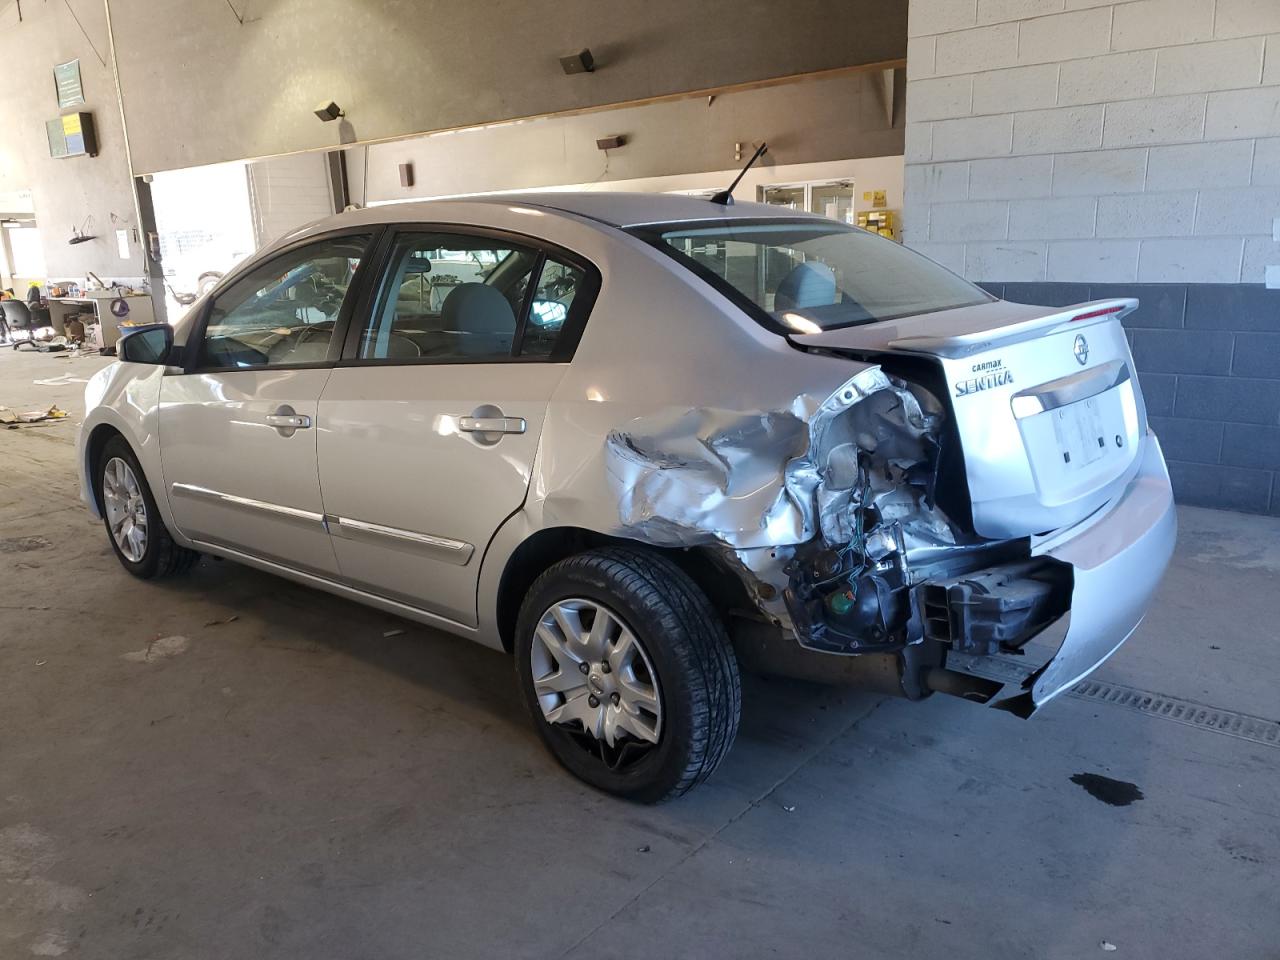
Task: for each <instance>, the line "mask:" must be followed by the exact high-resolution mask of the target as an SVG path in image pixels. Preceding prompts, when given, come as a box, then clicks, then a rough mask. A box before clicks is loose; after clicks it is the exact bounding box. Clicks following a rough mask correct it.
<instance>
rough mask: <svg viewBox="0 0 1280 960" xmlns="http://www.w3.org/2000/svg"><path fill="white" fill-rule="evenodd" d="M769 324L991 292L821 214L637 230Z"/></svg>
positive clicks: (795, 324) (909, 309) (933, 305)
mask: <svg viewBox="0 0 1280 960" xmlns="http://www.w3.org/2000/svg"><path fill="white" fill-rule="evenodd" d="M633 232H634V233H635V234H636V235H638V236H640V237H642V238H643V239H645V240H648V241H649V242H650V243H652V244H654V245H655V246H657V247H658V248H659V249H660V250H663V251H664V252H666V253H668V254H671V255H672V256H673V257H674V258H675V259H676V260H678V261H680V262H681V263H683V264H685V265H686V266H687V267H689V268H690V269H691V270H693V271H694V272H695V273H697V274H698V275H699V276H701V277H703V278H704V279H706V280H708V281H709V282H710V283H712V284H713V285H714V286H716V287H717V288H718V289H719V290H720V291H721V292H722V293H725V294H726V295H728V296H730V298H731V299H733V300H734V301H736V302H737V303H738V304H739V305H740V306H742V307H743V308H744V309H745V310H747V312H748V313H750V314H752V316H754V317H755V318H756V319H757V320H760V321H761V322H762V323H764V324H765V325H766V326H768V327H770V328H771V329H774V330H777V331H780V332H786V333H820V332H822V331H823V330H833V329H835V328H837V327H849V326H855V325H858V324H864V323H875V322H876V321H879V320H893V319H895V318H897V317H905V316H912V315H915V314H921V313H932V312H934V311H936V310H952V309H955V308H956V307H968V306H973V305H974V304H978V303H989V302H991V300H992V299H993V298H992V297H990V296H988V295H987V294H986V293H984V292H983V291H982V290H980V289H979V288H978V287H975V286H974V285H973V284H971V283H969V282H968V281H967V280H962V279H961V278H960V277H957V276H956V275H955V274H953V273H951V272H950V271H948V270H945V269H943V268H942V267H940V266H938V265H937V264H936V263H934V262H933V261H932V260H929V259H927V258H926V257H923V256H921V255H920V254H918V253H915V252H913V251H911V250H908V249H906V248H905V247H903V246H901V245H899V244H897V243H895V242H894V241H892V240H886V239H885V238H883V237H878V236H876V235H875V234H872V233H868V232H867V231H865V230H859V229H857V228H855V227H847V226H845V225H844V224H840V223H834V222H832V221H829V220H721V221H716V222H713V223H708V222H707V221H697V222H694V223H668V224H660V225H657V226H651V227H644V228H638V229H635V230H634V231H633Z"/></svg>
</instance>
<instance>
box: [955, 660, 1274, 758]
mask: <svg viewBox="0 0 1280 960" xmlns="http://www.w3.org/2000/svg"><path fill="white" fill-rule="evenodd" d="M947 665H948V666H954V669H960V670H963V671H965V672H967V673H975V674H977V675H979V676H983V677H986V678H988V679H990V680H998V681H1000V682H1001V683H1007V684H1011V685H1017V684H1020V683H1022V681H1023V680H1024V679H1026V678H1027V676H1029V675H1030V673H1031V671H1030V670H1028V669H1026V668H1025V667H1023V666H1022V665H1021V664H1019V663H1011V662H1010V661H1009V660H1007V659H998V658H992V657H975V656H970V655H968V654H963V655H962V654H951V655H950V656H949V657H948V658H947ZM1066 695H1067V696H1069V697H1074V698H1075V699H1077V700H1087V701H1089V702H1091V703H1106V704H1110V705H1111V706H1115V707H1124V708H1125V709H1128V710H1134V711H1137V712H1138V713H1145V714H1146V715H1147V716H1149V717H1157V718H1159V719H1161V720H1172V721H1173V722H1174V723H1185V724H1186V725H1187V726H1190V727H1199V728H1200V729H1202V730H1212V731H1213V732H1214V733H1223V734H1226V735H1227V736H1229V737H1236V738H1238V739H1240V740H1248V741H1250V742H1251V743H1261V744H1263V745H1264V746H1268V747H1280V722H1277V721H1275V720H1267V719H1265V718H1263V717H1255V716H1252V715H1250V714H1247V713H1239V712H1237V711H1235V710H1223V709H1221V708H1220V707H1209V706H1206V705H1205V704H1203V703H1196V702H1195V701H1194V700H1183V699H1182V698H1181V697H1170V696H1168V695H1166V694H1163V693H1152V692H1151V691H1149V690H1139V689H1138V688H1137V687H1126V686H1125V685H1124V684H1121V683H1107V682H1106V681H1105V680H1094V679H1088V680H1081V681H1080V682H1079V683H1077V684H1076V685H1075V686H1074V687H1072V688H1071V689H1070V690H1068V691H1067V693H1066Z"/></svg>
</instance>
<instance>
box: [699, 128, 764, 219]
mask: <svg viewBox="0 0 1280 960" xmlns="http://www.w3.org/2000/svg"><path fill="white" fill-rule="evenodd" d="M768 152H769V144H767V143H762V144H760V146H758V147H756V152H755V153H753V154H752V155H751V159H750V160H748V161H747V165H746V166H745V167H743V168H742V172H741V173H740V174H738V175H737V177H735V178H734V180H733V183H731V184H729V189H728V190H721V191H720V192H719V193H717V194H713V195H712V196H711V198H710V199H711V202H712V203H718V204H720V205H721V206H722V207H727V206H730V205H731V204H732V203H733V191H734V190H735V189H736V188H737V186H738V184H739V183H741V182H742V178H743V177H745V176H746V175H747V171H748V170H750V169H751V168H752V166H754V165H755V162H756V161H757V160H759V159H760V158H761V157H763V156H764V155H765V154H766V153H768Z"/></svg>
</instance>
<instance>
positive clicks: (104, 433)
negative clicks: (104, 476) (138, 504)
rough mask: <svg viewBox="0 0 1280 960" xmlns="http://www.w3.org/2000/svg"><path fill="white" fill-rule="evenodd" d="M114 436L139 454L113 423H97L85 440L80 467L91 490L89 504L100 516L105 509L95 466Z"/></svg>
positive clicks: (89, 490) (88, 488)
mask: <svg viewBox="0 0 1280 960" xmlns="http://www.w3.org/2000/svg"><path fill="white" fill-rule="evenodd" d="M113 437H119V438H120V439H121V440H123V441H124V442H125V443H128V444H129V449H131V450H133V455H134V456H135V457H136V456H137V455H138V451H137V450H134V449H133V444H132V443H129V438H128V437H127V436H125V434H124V432H123V431H122V430H121V429H120V428H119V427H117V426H116V425H115V424H113V423H105V422H104V423H99V424H97V425H96V426H94V427H93V428H92V429H91V430H90V431H89V435H88V436H87V437H85V440H84V461H83V462H82V463H81V464H80V469H81V470H82V471H83V474H84V477H85V487H86V489H87V490H88V492H89V497H90V500H89V506H90V507H91V508H92V509H93V511H94V513H95V514H96V515H97V516H99V517H101V516H102V510H103V504H102V491H101V490H100V489H99V485H98V482H97V477H96V476H95V475H94V472H95V471H94V468H95V467H96V466H97V464H98V460H99V459H101V457H102V451H103V450H104V449H106V446H107V444H108V443H110V442H111V440H112V438H113ZM138 462H139V463H141V462H142V461H141V460H139V461H138Z"/></svg>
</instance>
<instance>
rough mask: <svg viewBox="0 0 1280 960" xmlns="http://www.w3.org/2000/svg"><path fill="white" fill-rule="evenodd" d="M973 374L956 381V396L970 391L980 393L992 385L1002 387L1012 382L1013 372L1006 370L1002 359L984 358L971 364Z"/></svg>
mask: <svg viewBox="0 0 1280 960" xmlns="http://www.w3.org/2000/svg"><path fill="white" fill-rule="evenodd" d="M973 374H974V376H973V377H971V378H970V379H968V380H959V381H957V382H956V396H957V397H967V396H968V395H969V394H971V393H981V392H982V391H983V390H990V389H991V388H992V387H1004V386H1008V385H1009V384H1011V383H1013V373H1012V371H1010V370H1008V369H1007V368H1006V367H1005V365H1004V361H1003V360H984V361H983V362H982V363H975V364H974V365H973Z"/></svg>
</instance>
